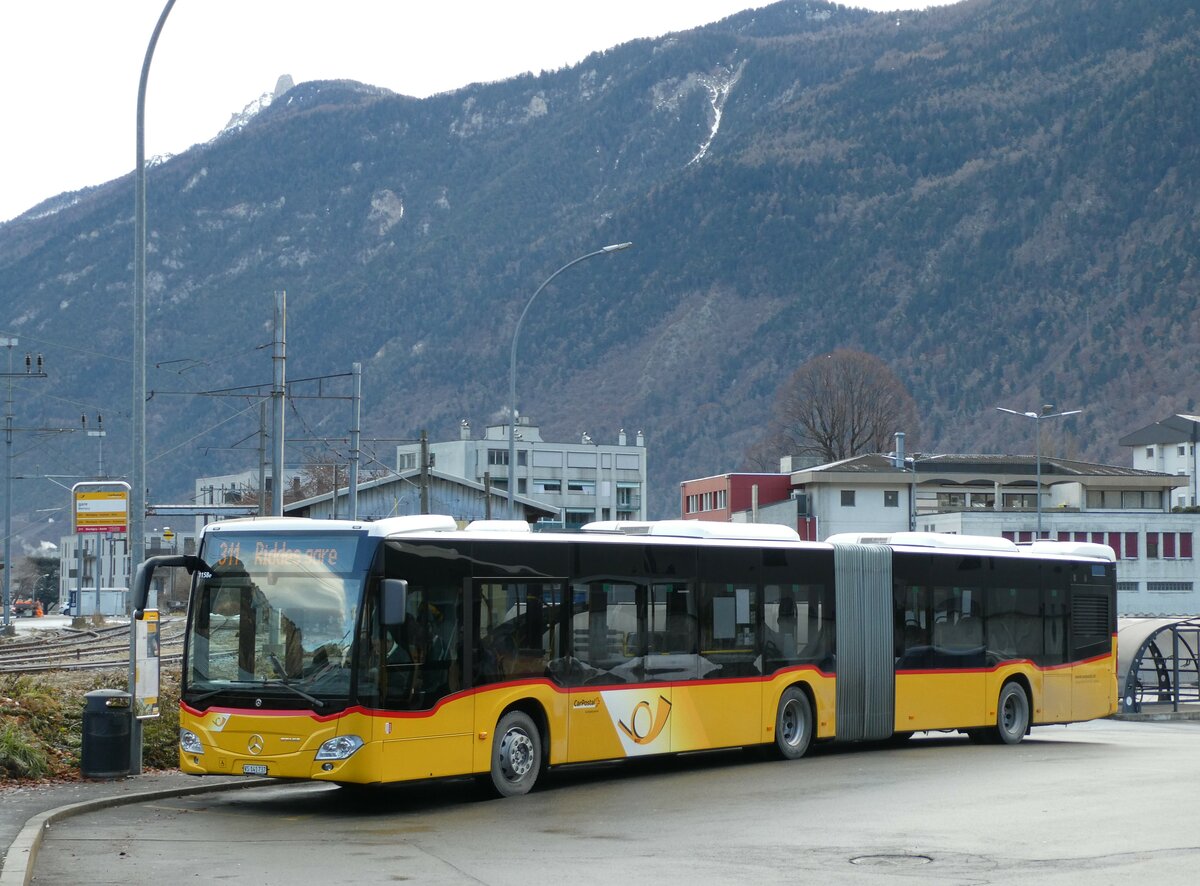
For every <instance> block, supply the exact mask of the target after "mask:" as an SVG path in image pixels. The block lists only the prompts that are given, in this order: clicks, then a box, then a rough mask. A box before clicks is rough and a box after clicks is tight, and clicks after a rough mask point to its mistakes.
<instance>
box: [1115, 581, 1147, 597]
mask: <svg viewBox="0 0 1200 886" xmlns="http://www.w3.org/2000/svg"><path fill="white" fill-rule="evenodd" d="M1141 586H1142V584H1141V582H1137V581H1119V582H1117V591H1118V592H1119V593H1124V594H1136V593H1137V592H1138V591H1139V590H1140V589H1141Z"/></svg>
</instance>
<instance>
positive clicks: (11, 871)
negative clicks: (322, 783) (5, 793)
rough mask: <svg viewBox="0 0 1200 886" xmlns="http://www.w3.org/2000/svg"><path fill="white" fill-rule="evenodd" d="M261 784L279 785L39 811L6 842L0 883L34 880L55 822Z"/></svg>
mask: <svg viewBox="0 0 1200 886" xmlns="http://www.w3.org/2000/svg"><path fill="white" fill-rule="evenodd" d="M264 784H278V781H277V780H276V779H270V778H249V779H238V780H237V781H225V782H220V783H218V784H197V785H189V786H188V787H174V788H158V789H153V788H151V789H149V790H146V791H139V792H132V793H128V794H118V795H115V796H111V797H102V798H100V799H98V800H83V801H82V802H79V803H71V804H69V805H67V806H59V807H58V808H57V809H50V810H47V811H46V812H41V813H38V814H37V815H35V816H33V817H32V818H30V819H29V820H28V821H26V822H25V826H24V827H23V828H21V831H20V833H18V834H17V836H16V838H15V839H14V840H13V841H12V843H11V844H9V847H8V852H7V853H6V854H5V856H4V858H3V859H2V860H0V886H28V884H29V883H31V882H32V881H33V865H34V862H36V861H37V855H38V851H39V850H40V849H41V847H42V838H43V837H44V836H45V834H46V831H48V830H49V829H50V826H51V825H53V824H54V823H55V822H59V821H62V820H64V819H67V818H72V817H73V816H76V815H83V814H84V813H87V812H96V811H98V810H101V809H109V808H111V807H113V806H124V805H126V804H128V803H140V802H142V801H143V800H155V799H163V798H167V797H187V796H190V795H191V794H208V793H213V792H214V791H224V790H242V789H244V788H252V787H258V786H260V785H264Z"/></svg>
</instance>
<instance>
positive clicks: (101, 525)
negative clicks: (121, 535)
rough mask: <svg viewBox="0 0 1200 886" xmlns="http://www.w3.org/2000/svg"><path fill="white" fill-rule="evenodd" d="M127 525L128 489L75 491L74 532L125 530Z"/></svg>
mask: <svg viewBox="0 0 1200 886" xmlns="http://www.w3.org/2000/svg"><path fill="white" fill-rule="evenodd" d="M128 527H129V491H128V490H126V489H120V490H114V491H109V492H79V491H78V490H76V492H75V531H76V532H125V531H126V530H127V529H128Z"/></svg>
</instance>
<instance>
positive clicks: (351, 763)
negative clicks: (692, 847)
mask: <svg viewBox="0 0 1200 886" xmlns="http://www.w3.org/2000/svg"><path fill="white" fill-rule="evenodd" d="M173 562H174V561H172V563H173ZM167 565H169V564H167ZM175 565H184V564H183V563H182V562H180V563H178V564H175ZM188 565H189V568H195V569H196V572H195V575H194V578H193V583H192V591H191V599H190V605H189V608H188V629H187V636H186V646H185V659H184V668H183V682H182V693H181V702H180V705H181V711H180V766H181V768H182V769H183V771H184V772H188V773H193V774H197V775H205V774H218V775H230V774H252V775H265V776H271V777H277V778H288V779H313V780H319V781H330V782H337V783H349V784H372V783H384V782H398V781H405V780H415V779H427V778H438V777H452V776H465V775H478V776H479V777H481V778H482V779H484V780H486V781H488V782H489V783H490V784H491V785H492V786H493V787H494V789H495V790H496V791H497V792H498V793H499V794H501V795H505V796H507V795H515V794H522V793H525V792H527V791H528V790H530V788H532V787H533V785H534V784H535V782H536V781H537V780H538V778H539V777H540V776H541V774H542V773H543V772H544V771H545V770H546V769H547V768H548V767H553V766H559V765H565V764H570V763H584V762H591V761H601V760H617V759H622V758H627V757H634V756H644V755H651V754H672V753H680V752H686V751H697V750H706V749H717V748H735V747H743V746H752V745H763V746H767V747H771V748H773V749H774V750H775V751H776V752H777V753H778V754H779V755H780V756H782V757H784V758H798V757H802V756H804V754H805V753H806V751H807V750H808V749H809V747H810V745H811V743H812V742H813V741H822V740H832V739H836V740H839V741H872V740H882V739H887V738H890V737H894V736H900V737H903V736H907V735H910V734H911V733H913V732H918V731H928V730H960V731H962V732H965V733H966V734H967V735H968V736H970V737H971V738H972V739H974V740H978V741H996V742H1003V743H1008V744H1015V743H1016V742H1019V741H1020V740H1021V739H1022V738H1023V737H1024V736H1025V735H1026V733H1027V732H1028V731H1029V730H1030V728H1031V727H1032V726H1037V725H1043V724H1051V723H1068V722H1073V721H1078V720H1087V719H1092V718H1096V717H1103V716H1106V715H1108V714H1110V713H1112V712H1113V711H1115V709H1116V698H1117V695H1116V664H1115V663H1116V648H1115V642H1116V641H1115V635H1116V614H1115V613H1116V579H1115V563H1114V557H1113V555H1112V552H1111V550H1109V549H1108V548H1105V547H1103V546H1100V545H1088V544H1072V543H1065V542H1064V543H1059V542H1036V543H1034V544H1032V545H1027V546H1017V545H1014V544H1012V543H1011V542H1008V541H1006V540H1004V539H997V538H976V537H965V536H946V535H932V534H924V533H898V534H893V535H891V536H887V537H879V538H872V537H862V536H856V537H846V536H841V537H836V538H834V539H831V540H830V542H829V543H817V542H801V541H799V540H798V539H797V538H796V536H795V533H793V532H791V531H790V530H787V529H786V528H783V527H778V526H764V525H759V524H756V525H739V524H713V523H700V522H697V521H663V522H659V523H648V524H629V525H627V526H624V527H622V526H621V525H620V524H607V523H606V524H592V525H591V526H590V527H585V528H584V531H580V532H571V533H544V534H543V533H529V532H514V531H511V527H509V526H506V525H502V524H501V525H496V524H490V525H486V526H484V527H482V528H472V527H468V528H467V529H465V530H459V529H458V528H457V527H456V524H455V522H454V521H453V520H452V519H451V518H448V517H437V516H423V517H402V518H392V519H387V520H381V521H378V522H374V523H368V522H361V523H359V522H350V521H332V520H305V519H286V518H273V519H272V518H268V519H256V520H233V521H227V522H222V523H216V524H212V525H210V526H208V527H206V528H205V531H204V534H203V537H202V541H201V548H200V551H199V559H197V558H189V560H188ZM151 571H152V570H146V571H144V573H143V571H139V579H138V580H139V581H141V582H146V583H148V581H149V574H150V572H151ZM137 591H138V592H139V593H141V594H144V593H145V588H144V587H142V588H138V589H137Z"/></svg>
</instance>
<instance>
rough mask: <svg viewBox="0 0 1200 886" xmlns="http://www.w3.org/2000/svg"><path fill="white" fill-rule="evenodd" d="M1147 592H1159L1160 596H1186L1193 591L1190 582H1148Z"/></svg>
mask: <svg viewBox="0 0 1200 886" xmlns="http://www.w3.org/2000/svg"><path fill="white" fill-rule="evenodd" d="M1146 590H1148V591H1157V592H1158V593H1160V594H1186V593H1190V592H1191V590H1192V583H1191V582H1190V581H1148V582H1146Z"/></svg>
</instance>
